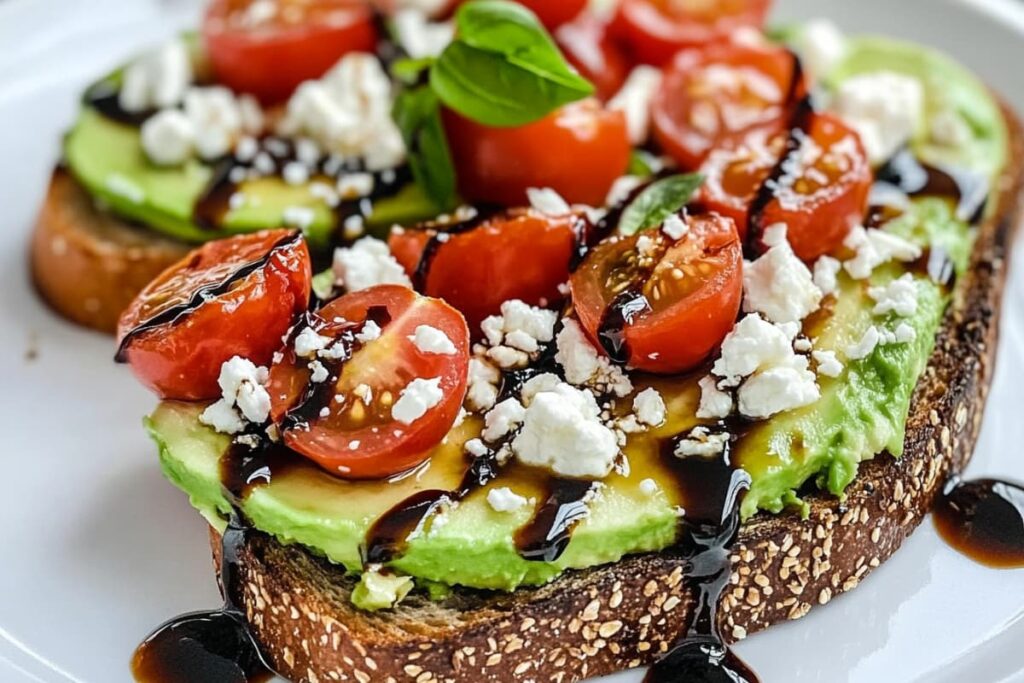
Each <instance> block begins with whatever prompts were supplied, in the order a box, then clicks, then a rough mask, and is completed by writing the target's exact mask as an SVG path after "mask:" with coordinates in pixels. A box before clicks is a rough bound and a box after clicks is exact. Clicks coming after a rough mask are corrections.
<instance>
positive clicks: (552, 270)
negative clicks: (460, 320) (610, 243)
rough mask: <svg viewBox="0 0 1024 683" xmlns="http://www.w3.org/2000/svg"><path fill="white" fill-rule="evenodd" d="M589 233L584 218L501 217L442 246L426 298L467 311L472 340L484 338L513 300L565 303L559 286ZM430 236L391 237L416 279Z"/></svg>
mask: <svg viewBox="0 0 1024 683" xmlns="http://www.w3.org/2000/svg"><path fill="white" fill-rule="evenodd" d="M585 229H586V224H585V222H584V219H583V218H581V217H579V216H576V215H573V214H570V215H566V216H558V217H552V216H547V215H544V214H541V213H539V212H537V211H534V210H533V209H514V210H511V211H508V212H504V213H500V214H498V215H496V216H494V217H492V218H489V219H487V220H483V221H481V222H480V223H479V224H478V225H476V226H475V227H473V228H472V229H470V230H467V231H464V232H458V233H454V234H450V235H449V236H448V239H447V240H446V241H445V242H443V243H440V244H438V245H437V246H436V249H435V251H434V252H433V254H432V256H431V257H430V260H429V264H428V265H429V267H428V268H427V270H426V273H425V275H426V277H425V278H424V279H423V281H422V282H421V283H420V284H421V285H422V288H423V293H424V294H427V295H428V296H434V297H439V298H441V299H444V300H445V301H446V302H448V303H449V304H451V305H452V306H454V307H455V308H457V309H458V310H459V311H461V312H462V314H463V315H464V316H465V317H466V322H468V323H469V329H470V330H471V333H472V335H473V337H474V338H479V337H480V335H481V331H480V323H481V322H482V321H483V319H484V318H486V317H487V316H489V315H495V314H497V313H499V312H500V309H501V304H502V303H504V302H505V301H508V300H509V299H520V300H522V301H525V302H526V303H528V304H531V305H534V306H538V305H539V306H545V307H546V306H551V305H553V304H556V303H557V302H559V301H560V300H562V299H563V298H564V296H563V295H562V294H561V293H560V292H559V286H560V285H564V284H565V283H566V282H568V281H569V265H570V262H571V261H572V258H573V256H574V254H575V253H576V246H577V235H581V234H582V232H583V231H585ZM431 234H436V233H432V232H431V231H430V230H429V229H428V230H417V229H405V230H403V229H396V230H393V231H392V233H391V237H390V238H389V239H388V244H389V246H390V247H391V251H392V253H393V254H394V255H395V258H396V259H398V262H399V263H401V264H402V266H403V267H405V269H406V271H407V272H408V273H409V274H410V276H412V275H413V274H415V273H416V269H417V266H418V265H419V263H420V260H421V258H422V254H423V249H424V247H425V246H426V243H427V241H428V240H429V239H430V235H431Z"/></svg>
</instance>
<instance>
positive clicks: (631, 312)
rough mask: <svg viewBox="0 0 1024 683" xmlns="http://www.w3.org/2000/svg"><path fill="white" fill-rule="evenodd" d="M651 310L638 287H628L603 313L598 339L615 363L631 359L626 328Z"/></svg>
mask: <svg viewBox="0 0 1024 683" xmlns="http://www.w3.org/2000/svg"><path fill="white" fill-rule="evenodd" d="M650 312H651V304H650V302H649V301H648V300H647V297H646V296H644V293H643V292H642V291H640V289H639V288H638V287H635V286H634V287H628V288H626V289H625V290H623V291H622V292H620V293H619V294H617V295H616V296H615V298H614V299H612V301H611V303H610V304H608V307H607V308H606V309H605V310H604V313H603V314H602V315H601V323H600V324H599V325H598V327H597V339H598V341H599V342H601V348H603V349H604V351H605V353H607V354H608V358H609V359H611V360H612V362H614V363H618V364H619V365H625V364H626V362H627V361H628V360H629V344H628V342H627V341H626V328H627V327H628V326H629V325H632V324H633V321H634V319H636V318H638V317H639V316H642V315H644V314H646V313H650Z"/></svg>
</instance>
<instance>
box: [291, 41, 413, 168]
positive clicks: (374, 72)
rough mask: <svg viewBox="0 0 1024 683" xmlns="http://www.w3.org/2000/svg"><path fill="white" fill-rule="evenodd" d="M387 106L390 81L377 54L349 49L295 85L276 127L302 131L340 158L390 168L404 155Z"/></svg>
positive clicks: (298, 132)
mask: <svg viewBox="0 0 1024 683" xmlns="http://www.w3.org/2000/svg"><path fill="white" fill-rule="evenodd" d="M391 106H392V86H391V81H390V79H389V78H388V76H387V74H386V73H385V72H384V69H383V67H382V66H381V63H380V60H379V59H377V57H376V55H373V54H370V53H365V52H350V53H348V54H346V55H345V56H344V57H342V58H341V60H340V61H339V62H338V63H337V64H336V65H335V66H334V67H332V68H331V69H330V71H328V72H327V73H326V74H325V75H324V76H323V77H322V78H321V79H320V80H317V81H306V82H305V83H303V84H302V85H300V86H299V87H298V89H296V91H295V93H294V94H293V95H292V97H291V99H290V100H289V101H288V105H287V109H286V112H285V115H284V117H283V118H282V119H281V121H280V123H279V124H278V132H280V133H281V134H283V135H287V136H292V137H294V136H297V135H300V134H301V135H306V136H308V137H310V138H312V139H313V140H315V141H316V142H317V143H318V144H319V145H320V146H321V147H322V148H323V149H324V150H326V151H327V152H329V153H332V154H335V155H337V156H338V157H340V158H342V159H360V158H361V159H363V160H364V161H365V164H366V167H367V169H369V170H370V171H377V170H381V169H385V168H394V167H395V166H398V165H399V164H401V163H402V161H403V160H404V159H405V144H404V142H403V141H402V134H401V132H400V131H399V130H398V127H397V126H396V125H395V122H394V119H393V118H392V117H391Z"/></svg>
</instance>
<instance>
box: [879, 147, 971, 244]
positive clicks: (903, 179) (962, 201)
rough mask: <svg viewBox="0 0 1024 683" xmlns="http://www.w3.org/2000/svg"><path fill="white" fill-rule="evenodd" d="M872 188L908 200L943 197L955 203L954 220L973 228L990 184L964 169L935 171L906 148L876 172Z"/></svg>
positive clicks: (935, 168)
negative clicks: (891, 191) (887, 189)
mask: <svg viewBox="0 0 1024 683" xmlns="http://www.w3.org/2000/svg"><path fill="white" fill-rule="evenodd" d="M875 184H876V186H880V187H882V188H885V187H886V186H888V187H891V188H896V189H897V190H898V191H899V192H901V193H903V194H904V195H906V196H908V197H918V196H934V197H946V198H948V199H951V200H952V201H954V202H955V203H956V207H957V208H956V217H957V218H958V219H959V220H962V221H965V222H967V223H969V224H972V225H973V224H975V223H977V222H978V221H980V220H981V219H982V217H983V216H984V215H985V205H986V204H987V202H988V195H989V191H990V188H989V181H988V180H987V179H986V178H985V177H984V176H983V175H980V174H978V173H972V172H970V171H966V170H963V169H955V168H937V167H935V166H929V165H927V164H924V163H922V162H921V161H920V160H918V158H917V157H916V156H914V153H913V152H912V151H911V150H910V149H909V148H907V147H904V148H902V149H900V150H899V151H898V152H896V154H894V155H893V156H892V158H891V159H889V161H887V162H886V163H885V164H884V165H883V166H882V167H881V168H879V169H878V171H876V172H875Z"/></svg>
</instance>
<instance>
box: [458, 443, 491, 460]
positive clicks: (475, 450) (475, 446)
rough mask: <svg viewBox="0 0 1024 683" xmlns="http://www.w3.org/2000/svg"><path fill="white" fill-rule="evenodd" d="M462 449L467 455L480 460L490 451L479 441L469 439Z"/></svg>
mask: <svg viewBox="0 0 1024 683" xmlns="http://www.w3.org/2000/svg"><path fill="white" fill-rule="evenodd" d="M464 448H465V449H466V452H467V453H469V454H470V455H472V456H473V457H475V458H482V457H483V456H485V455H487V454H488V453H489V452H490V450H491V449H489V448H488V447H487V444H485V443H484V442H483V441H481V440H480V439H470V440H469V441H467V442H466V443H465V445H464Z"/></svg>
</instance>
